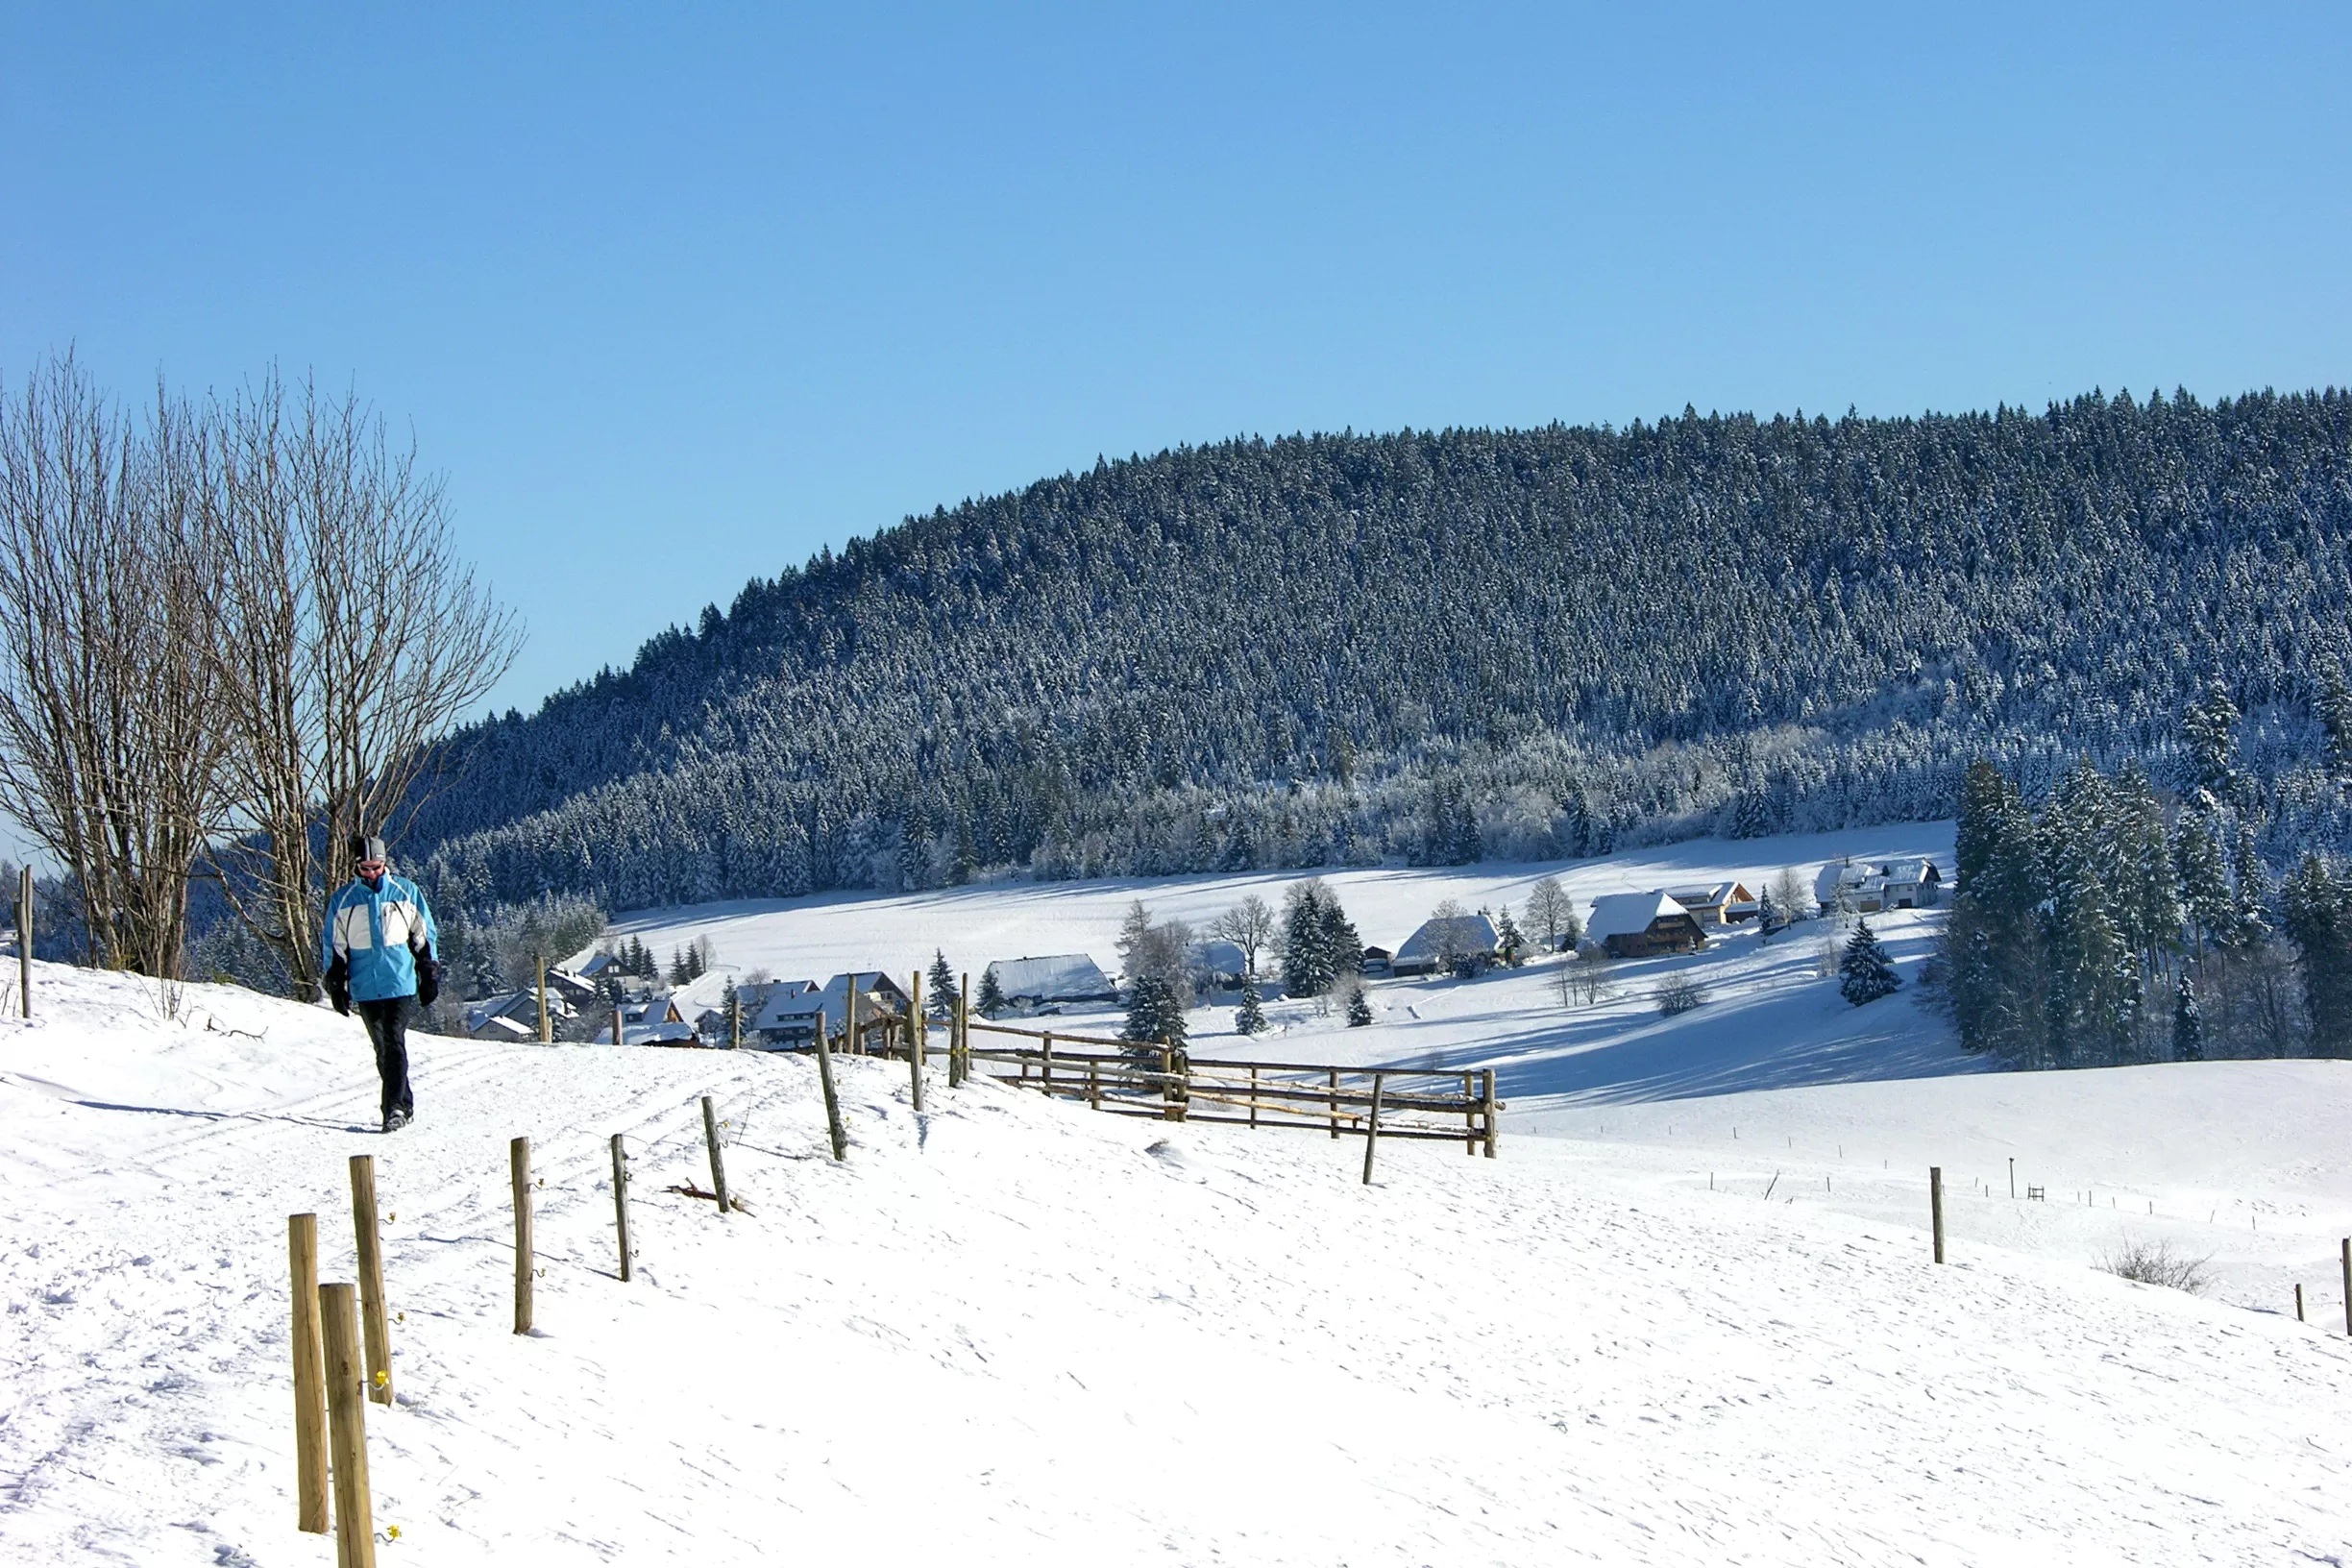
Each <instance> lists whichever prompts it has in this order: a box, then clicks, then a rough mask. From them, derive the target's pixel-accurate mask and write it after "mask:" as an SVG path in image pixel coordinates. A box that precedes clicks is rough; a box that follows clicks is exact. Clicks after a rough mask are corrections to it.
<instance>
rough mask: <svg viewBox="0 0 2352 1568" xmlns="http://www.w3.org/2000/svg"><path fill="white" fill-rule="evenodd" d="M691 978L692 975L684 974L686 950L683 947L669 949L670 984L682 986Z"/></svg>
mask: <svg viewBox="0 0 2352 1568" xmlns="http://www.w3.org/2000/svg"><path fill="white" fill-rule="evenodd" d="M693 978H694V976H693V975H691V974H689V973H687V972H686V949H685V948H683V947H673V948H671V949H670V983H671V984H672V985H674V986H682V985H684V984H685V983H686V982H687V981H689V980H691V979H693Z"/></svg>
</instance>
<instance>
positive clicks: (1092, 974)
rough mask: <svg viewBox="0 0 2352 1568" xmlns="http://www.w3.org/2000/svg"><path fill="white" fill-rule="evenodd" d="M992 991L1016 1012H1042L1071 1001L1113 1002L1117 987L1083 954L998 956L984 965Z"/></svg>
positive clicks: (1115, 999) (1060, 1006)
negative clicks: (1034, 956) (986, 965)
mask: <svg viewBox="0 0 2352 1568" xmlns="http://www.w3.org/2000/svg"><path fill="white" fill-rule="evenodd" d="M987 973H988V974H990V975H992V976H994V977H995V981H996V994H998V995H999V996H1002V997H1003V998H1004V999H1005V1005H1006V1006H1007V1007H1009V1008H1012V1009H1014V1010H1015V1011H1017V1012H1023V1013H1045V1012H1053V1011H1056V1010H1058V1009H1060V1008H1062V1007H1064V1006H1066V1005H1067V1004H1069V1003H1072V1002H1115V1001H1117V1000H1118V987H1116V986H1115V985H1113V984H1112V983H1111V977H1110V976H1109V975H1107V974H1105V973H1103V971H1102V969H1101V968H1100V967H1099V966H1097V965H1096V964H1095V962H1094V961H1093V960H1092V959H1090V958H1089V957H1088V956H1087V955H1086V954H1084V953H1056V954H1053V955H1051V956H1050V957H1046V958H1000V959H998V960H996V962H994V963H993V964H991V965H990V966H989V967H988V969H987Z"/></svg>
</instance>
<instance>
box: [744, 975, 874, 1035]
mask: <svg viewBox="0 0 2352 1568" xmlns="http://www.w3.org/2000/svg"><path fill="white" fill-rule="evenodd" d="M856 978H857V988H858V1011H859V1013H860V1014H861V1015H867V1016H871V1014H874V1013H879V1012H881V1011H883V1010H884V1009H886V1008H887V1009H889V1010H890V1011H893V1012H895V1011H896V1010H897V1008H898V1005H899V1003H898V985H897V982H895V981H894V980H893V979H892V978H891V977H890V976H889V975H887V974H885V973H883V972H882V971H881V970H880V969H860V970H858V972H857V976H856ZM849 980H850V976H848V975H846V974H837V975H835V976H833V978H832V979H830V980H827V981H826V982H825V983H824V984H823V985H821V986H810V985H808V983H807V982H806V981H801V980H796V981H793V982H791V984H792V985H794V986H799V987H803V988H805V989H802V990H799V991H796V992H792V993H791V994H790V995H784V994H778V995H775V996H772V997H771V998H769V1001H768V1005H767V1006H766V1007H764V1008H762V1009H760V1024H759V1026H760V1027H761V1028H762V1029H805V1028H807V1027H809V1024H810V1021H811V1020H812V1019H814V1018H815V1017H816V1016H817V1015H818V1014H819V1013H822V1014H823V1015H824V1016H825V1027H826V1028H827V1029H828V1030H835V1031H838V1030H839V1029H840V1028H841V1026H842V1024H843V1023H844V1022H845V1021H846V1020H847V1018H848V1017H849Z"/></svg>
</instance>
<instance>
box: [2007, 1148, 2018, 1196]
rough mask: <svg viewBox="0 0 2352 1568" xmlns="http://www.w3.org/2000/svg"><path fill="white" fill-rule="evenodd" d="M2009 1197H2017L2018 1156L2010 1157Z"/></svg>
mask: <svg viewBox="0 0 2352 1568" xmlns="http://www.w3.org/2000/svg"><path fill="white" fill-rule="evenodd" d="M2009 1195H2010V1196H2011V1197H2013V1198H2014V1197H2016V1196H2017V1156H2016V1155H2014V1154H2013V1155H2011V1156H2010V1157H2009Z"/></svg>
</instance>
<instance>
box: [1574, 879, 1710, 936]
mask: <svg viewBox="0 0 2352 1568" xmlns="http://www.w3.org/2000/svg"><path fill="white" fill-rule="evenodd" d="M1689 914H1690V911H1689V910H1687V909H1684V908H1683V907H1682V906H1681V905H1680V904H1678V903H1677V902H1675V901H1674V899H1673V898H1671V897H1669V896H1668V895H1667V894H1664V893H1662V892H1656V891H1653V892H1650V893H1607V894H1602V895H1601V896H1600V897H1598V898H1595V899H1594V900H1593V906H1592V915H1591V918H1590V919H1586V920H1585V922H1584V940H1585V941H1586V942H1606V941H1608V939H1609V938H1611V937H1632V936H1639V935H1640V934H1641V933H1642V932H1644V931H1647V930H1649V929H1650V927H1651V926H1652V925H1653V924H1654V923H1655V922H1657V921H1659V920H1662V919H1672V918H1673V917H1674V916H1677V915H1680V916H1684V917H1688V916H1689Z"/></svg>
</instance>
